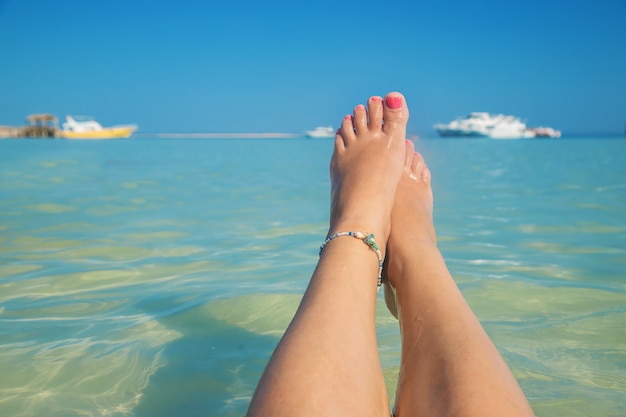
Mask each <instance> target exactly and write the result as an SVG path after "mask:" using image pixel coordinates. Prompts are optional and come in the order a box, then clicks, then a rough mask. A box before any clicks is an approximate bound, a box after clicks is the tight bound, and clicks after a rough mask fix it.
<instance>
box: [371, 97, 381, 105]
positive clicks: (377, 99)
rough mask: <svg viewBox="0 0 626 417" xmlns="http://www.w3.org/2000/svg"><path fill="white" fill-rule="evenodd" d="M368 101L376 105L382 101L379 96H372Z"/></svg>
mask: <svg viewBox="0 0 626 417" xmlns="http://www.w3.org/2000/svg"><path fill="white" fill-rule="evenodd" d="M370 100H372V101H373V102H376V103H378V102H379V101H383V99H382V97H380V96H373V97H371V98H370Z"/></svg>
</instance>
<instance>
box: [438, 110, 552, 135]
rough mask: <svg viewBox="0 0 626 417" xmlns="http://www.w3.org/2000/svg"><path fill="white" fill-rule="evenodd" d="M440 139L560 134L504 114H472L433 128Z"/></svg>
mask: <svg viewBox="0 0 626 417" xmlns="http://www.w3.org/2000/svg"><path fill="white" fill-rule="evenodd" d="M434 128H435V130H436V131H437V132H438V133H439V135H440V136H442V137H484V138H491V139H524V138H536V137H553V138H558V137H559V136H561V132H560V131H558V130H555V129H552V128H549V127H537V128H532V127H528V126H526V124H525V123H524V122H522V121H521V120H520V119H519V118H518V117H515V116H507V115H504V114H494V115H492V114H489V113H486V112H473V113H470V114H469V115H468V116H466V117H459V118H457V119H455V120H453V121H451V122H450V123H439V124H436V125H435V126H434Z"/></svg>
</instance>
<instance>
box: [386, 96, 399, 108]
mask: <svg viewBox="0 0 626 417" xmlns="http://www.w3.org/2000/svg"><path fill="white" fill-rule="evenodd" d="M386 102H387V107H389V108H390V109H399V108H400V107H402V99H401V98H400V97H397V96H391V97H387V99H386Z"/></svg>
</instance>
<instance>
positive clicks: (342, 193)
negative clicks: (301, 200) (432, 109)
mask: <svg viewBox="0 0 626 417" xmlns="http://www.w3.org/2000/svg"><path fill="white" fill-rule="evenodd" d="M408 119H409V110H408V108H407V106H406V102H405V99H404V97H403V96H402V94H400V93H395V92H394V93H389V94H387V96H386V97H385V99H384V100H383V99H382V98H381V97H378V96H375V97H371V98H370V99H369V100H368V102H367V109H366V108H365V106H363V105H358V106H356V107H355V109H354V116H351V115H348V116H346V117H345V118H344V120H343V123H342V125H341V128H340V129H339V130H338V131H337V135H336V137H335V150H334V153H333V157H332V159H331V161H330V179H331V210H330V231H329V234H332V233H336V232H348V231H359V232H367V233H374V235H375V237H376V241H377V242H378V245H379V246H380V249H381V251H383V252H384V248H385V245H386V241H387V237H388V236H389V231H390V227H391V226H390V219H391V210H392V206H393V201H394V196H395V193H396V186H397V184H398V181H399V179H400V176H401V175H402V170H403V164H402V161H403V158H404V155H405V144H404V143H405V139H404V138H405V137H406V124H407V121H408Z"/></svg>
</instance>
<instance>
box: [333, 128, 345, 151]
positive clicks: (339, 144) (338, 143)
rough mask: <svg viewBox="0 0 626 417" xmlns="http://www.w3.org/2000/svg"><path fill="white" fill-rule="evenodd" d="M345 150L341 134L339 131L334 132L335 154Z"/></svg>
mask: <svg viewBox="0 0 626 417" xmlns="http://www.w3.org/2000/svg"><path fill="white" fill-rule="evenodd" d="M345 148H346V141H345V139H344V137H343V134H342V133H341V129H337V131H336V132H335V152H342V151H343V150H344V149H345Z"/></svg>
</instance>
